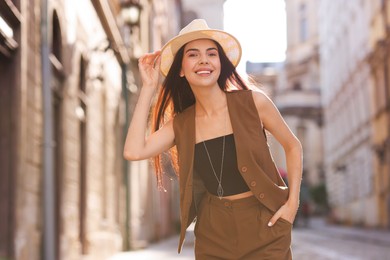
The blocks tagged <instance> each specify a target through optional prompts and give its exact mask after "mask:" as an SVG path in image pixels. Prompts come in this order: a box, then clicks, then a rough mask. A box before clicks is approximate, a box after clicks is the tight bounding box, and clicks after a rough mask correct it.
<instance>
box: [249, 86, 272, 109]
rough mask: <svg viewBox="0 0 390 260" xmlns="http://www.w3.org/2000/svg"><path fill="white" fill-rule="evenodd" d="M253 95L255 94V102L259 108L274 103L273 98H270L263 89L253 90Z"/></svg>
mask: <svg viewBox="0 0 390 260" xmlns="http://www.w3.org/2000/svg"><path fill="white" fill-rule="evenodd" d="M252 95H253V101H254V102H255V105H256V107H257V109H259V110H260V109H261V108H264V107H267V106H269V105H271V104H273V103H272V101H271V99H270V98H269V96H268V95H267V94H266V93H265V92H264V91H262V90H255V91H253V92H252Z"/></svg>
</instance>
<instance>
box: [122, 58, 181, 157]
mask: <svg viewBox="0 0 390 260" xmlns="http://www.w3.org/2000/svg"><path fill="white" fill-rule="evenodd" d="M159 65H160V52H159V51H158V52H154V53H151V54H145V55H144V56H142V57H141V58H140V59H139V63H138V66H139V69H140V74H141V78H142V88H141V92H140V95H139V98H138V102H137V105H136V107H135V110H134V114H133V118H132V120H131V123H130V126H129V130H128V132H127V136H126V142H125V146H124V150H123V156H124V157H125V159H127V160H143V159H148V158H151V157H154V156H156V155H158V154H160V153H162V152H164V151H166V150H168V149H169V148H171V147H172V146H173V145H174V138H175V136H174V132H173V124H172V121H169V122H167V123H166V124H165V125H164V126H163V127H161V128H160V129H159V130H158V131H156V132H154V133H152V134H151V135H149V136H148V137H146V132H147V119H148V115H149V109H150V105H151V101H152V98H153V96H154V94H155V91H156V89H157V86H158V81H159Z"/></svg>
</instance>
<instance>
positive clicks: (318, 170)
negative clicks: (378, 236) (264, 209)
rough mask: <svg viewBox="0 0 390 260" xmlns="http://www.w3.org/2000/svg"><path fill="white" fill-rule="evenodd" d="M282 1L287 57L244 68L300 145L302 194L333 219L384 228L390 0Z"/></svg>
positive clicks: (279, 156)
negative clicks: (285, 22)
mask: <svg viewBox="0 0 390 260" xmlns="http://www.w3.org/2000/svg"><path fill="white" fill-rule="evenodd" d="M285 2H286V15H287V51H286V60H285V62H284V63H283V64H270V63H260V64H256V63H251V62H248V64H247V72H248V74H249V75H251V76H252V78H254V79H255V80H257V81H259V82H260V83H262V85H263V87H264V89H265V90H266V91H267V92H269V93H270V95H271V96H272V98H273V100H274V101H275V104H276V105H277V107H278V108H279V110H280V112H281V113H282V115H283V116H284V118H285V119H286V121H287V123H288V125H289V126H290V127H291V129H292V130H293V131H294V132H295V134H296V135H297V136H298V138H299V139H300V140H301V142H302V144H303V148H304V164H303V188H304V189H303V192H302V195H304V194H305V191H306V189H305V187H306V186H307V187H308V188H309V192H308V195H310V202H311V206H312V207H311V210H312V211H313V210H314V212H316V210H319V209H320V212H323V210H324V209H327V210H328V213H329V217H330V219H331V220H332V221H335V222H340V223H348V224H353V225H363V226H368V227H382V228H389V227H390V194H389V192H390V177H389V174H390V168H389V164H390V159H389V157H390V155H389V154H390V151H389V149H390V145H389V143H390V142H389V134H390V130H389V128H390V116H389V109H390V103H389V102H390V93H389V89H390V84H389V79H388V77H389V76H388V73H389V56H388V55H389V47H390V45H389V22H390V21H389V11H390V9H389V4H390V1H387V0H383V1H380V0H376V1H364V0H362V1H336V2H332V3H330V2H329V1H321V0H319V1H306V0H286V1H285ZM272 150H273V154H274V159H275V161H276V162H277V164H278V165H281V166H282V168H281V173H282V174H283V173H284V169H285V168H284V167H285V166H284V155H283V151H282V150H281V147H279V146H278V145H275V144H274V143H272ZM301 199H302V198H301ZM301 202H302V201H301Z"/></svg>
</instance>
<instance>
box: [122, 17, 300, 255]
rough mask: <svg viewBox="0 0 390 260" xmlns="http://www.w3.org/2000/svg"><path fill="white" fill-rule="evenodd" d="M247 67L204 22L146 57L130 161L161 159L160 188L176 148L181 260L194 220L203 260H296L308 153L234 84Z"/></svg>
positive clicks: (270, 109) (227, 38)
mask: <svg viewBox="0 0 390 260" xmlns="http://www.w3.org/2000/svg"><path fill="white" fill-rule="evenodd" d="M240 57H241V47H240V44H239V42H238V41H237V40H236V39H235V38H234V37H233V36H232V35H230V34H228V33H226V32H224V31H219V30H213V29H210V28H208V26H207V24H206V22H205V21H204V20H200V19H197V20H194V21H192V22H191V23H190V24H189V25H187V26H186V27H185V28H184V29H183V30H182V31H181V32H180V33H179V35H178V36H177V37H175V38H173V39H172V40H170V41H169V42H168V43H167V44H166V45H165V46H164V47H163V48H162V51H156V52H154V53H150V54H145V55H144V56H142V57H141V58H140V59H139V70H140V74H141V78H142V82H143V86H142V89H141V93H140V96H139V100H138V103H137V105H136V108H135V111H134V115H133V119H132V122H131V124H130V127H129V131H128V135H127V139H126V143H125V147H124V157H125V158H126V159H128V160H141V159H146V158H151V157H157V159H156V161H155V163H156V170H157V179H158V185H159V187H162V182H161V174H162V173H161V172H162V171H161V167H160V160H159V158H158V156H159V155H160V154H161V153H163V152H164V151H167V150H169V149H170V148H173V147H174V148H176V149H171V154H172V155H174V154H175V153H174V151H175V150H176V151H177V156H178V172H179V180H180V208H181V222H182V223H181V235H180V242H179V249H178V251H179V252H180V251H181V247H182V244H183V241H184V236H185V231H186V229H187V227H188V226H189V225H190V224H191V222H192V221H193V220H194V219H195V218H196V226H195V237H196V242H195V256H196V258H197V259H273V260H274V259H292V255H291V249H290V245H291V227H292V225H291V223H293V221H294V218H295V214H296V211H297V208H298V204H299V199H298V197H299V189H300V180H301V172H302V158H301V157H302V149H301V145H300V142H299V141H298V140H297V138H296V137H295V136H294V135H293V134H292V132H291V131H290V130H289V128H288V126H287V125H286V123H285V122H284V120H283V119H282V117H281V116H280V114H279V112H278V110H277V109H276V107H275V106H274V104H273V103H272V101H271V100H270V99H269V98H268V97H267V96H266V95H265V94H264V93H262V92H260V91H251V90H249V87H248V86H247V85H246V83H245V82H244V81H243V80H242V79H241V78H240V76H239V75H238V74H237V72H236V70H235V66H237V64H238V62H239V60H240ZM158 68H160V70H161V72H162V74H163V75H164V76H166V78H165V80H164V82H163V84H162V88H161V91H160V93H159V97H158V101H157V104H156V106H155V110H154V117H153V118H154V130H155V132H153V133H152V134H150V135H149V136H147V137H146V138H145V132H147V131H146V130H147V118H148V112H149V108H150V104H151V102H152V98H153V96H154V94H155V91H156V90H157V89H158V82H159V74H160V73H159V69H158ZM233 90H235V91H233ZM265 130H267V131H269V132H270V133H271V134H272V135H273V136H274V137H275V138H276V139H277V140H278V141H279V142H280V143H281V145H282V146H283V148H284V150H285V155H286V162H287V171H288V183H289V188H287V187H286V185H285V183H284V182H283V180H282V178H281V177H280V174H279V172H278V170H277V168H276V166H275V164H274V162H273V160H272V157H271V155H270V152H269V149H268V145H267V140H266V135H265ZM174 157H175V156H173V158H174ZM174 162H176V161H174Z"/></svg>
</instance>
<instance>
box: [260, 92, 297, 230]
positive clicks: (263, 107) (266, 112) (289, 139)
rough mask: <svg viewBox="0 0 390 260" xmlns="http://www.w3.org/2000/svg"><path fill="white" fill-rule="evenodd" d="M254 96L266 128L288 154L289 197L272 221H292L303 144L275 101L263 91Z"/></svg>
mask: <svg viewBox="0 0 390 260" xmlns="http://www.w3.org/2000/svg"><path fill="white" fill-rule="evenodd" d="M253 97H254V100H255V103H256V107H257V110H258V112H259V115H260V116H261V120H262V122H263V124H264V128H265V129H267V130H268V131H269V132H270V133H271V134H272V135H273V136H274V137H275V138H276V140H277V141H278V142H279V143H280V144H281V145H282V146H283V149H284V151H285V155H286V163H287V174H288V175H287V178H288V184H289V198H288V200H287V202H286V204H285V205H284V206H282V207H281V208H280V210H279V211H278V212H276V214H275V215H274V217H273V218H272V219H271V221H270V222H271V223H272V224H273V223H275V222H276V221H277V219H278V218H279V217H283V218H284V219H286V220H288V221H290V222H291V223H292V222H293V221H294V218H295V215H296V211H297V209H298V206H299V192H300V186H301V179H302V146H301V143H300V142H299V140H298V139H297V138H296V137H295V135H294V134H293V133H292V132H291V130H290V129H289V127H288V126H287V124H286V122H285V121H284V120H283V118H282V116H281V115H280V113H279V111H278V109H277V108H276V107H275V105H274V103H273V102H272V101H271V100H270V99H269V98H268V97H267V96H266V95H265V94H264V93H262V92H253Z"/></svg>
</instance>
